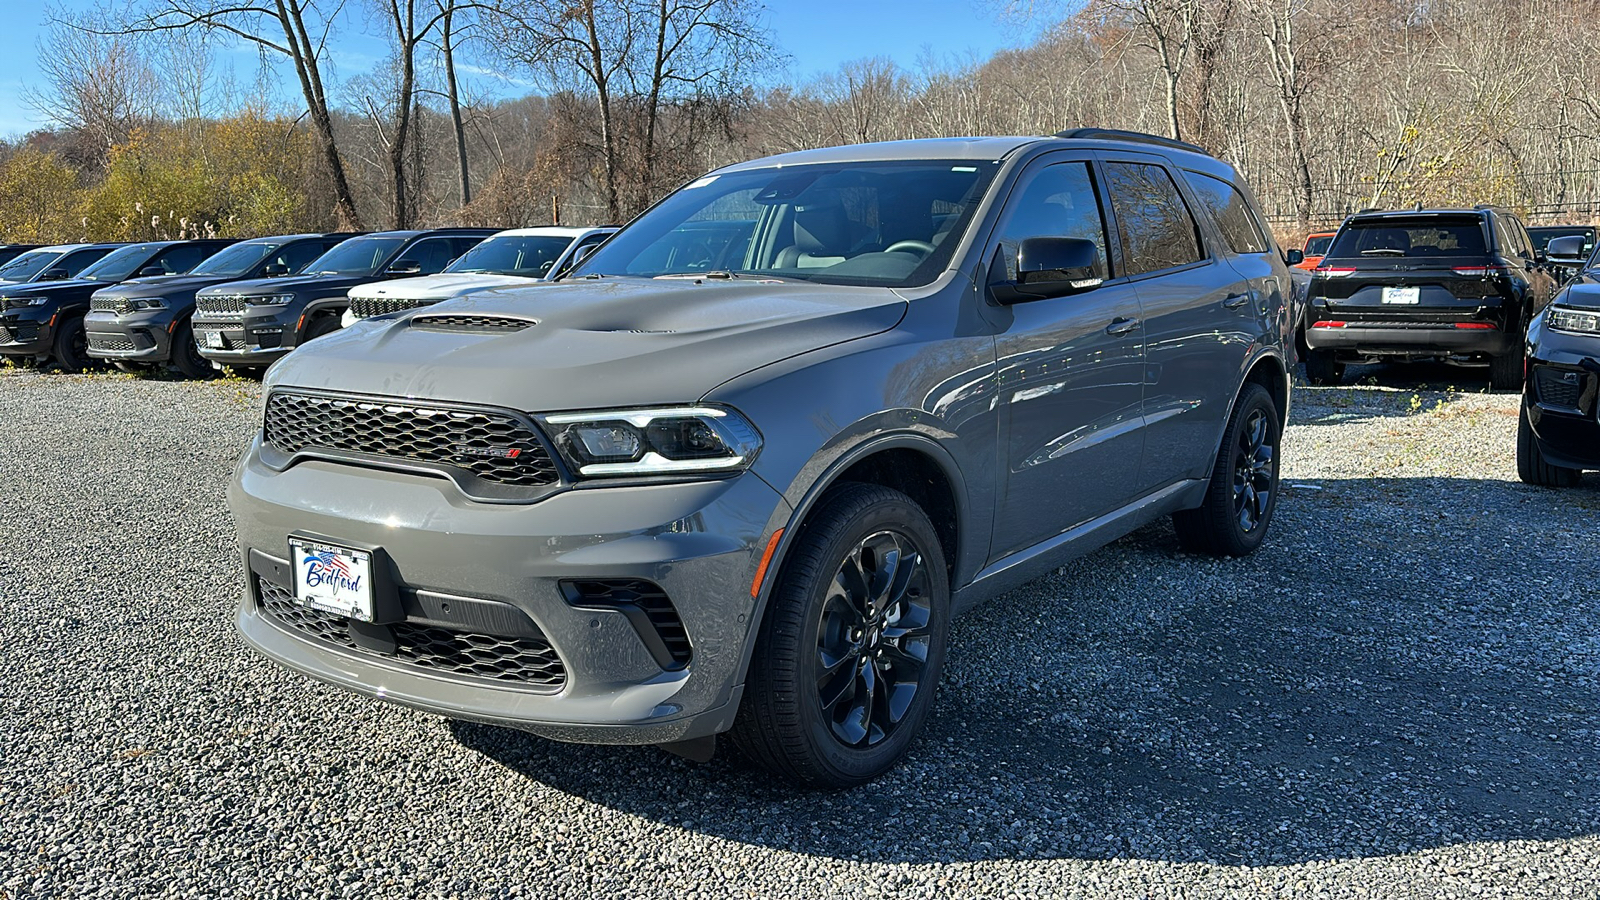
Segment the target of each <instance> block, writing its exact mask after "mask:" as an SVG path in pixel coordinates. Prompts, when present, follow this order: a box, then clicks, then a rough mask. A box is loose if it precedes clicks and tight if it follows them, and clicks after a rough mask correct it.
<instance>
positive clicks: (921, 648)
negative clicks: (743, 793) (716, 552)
mask: <svg viewBox="0 0 1600 900" xmlns="http://www.w3.org/2000/svg"><path fill="white" fill-rule="evenodd" d="M949 620H950V583H949V576H948V574H947V572H946V571H945V561H944V554H943V551H942V550H941V549H940V546H939V536H938V533H937V532H936V531H935V530H934V527H933V523H932V522H931V521H929V519H928V516H927V513H925V512H923V510H922V508H921V507H919V506H917V504H916V503H914V502H913V501H912V500H911V499H910V498H909V497H907V496H906V495H904V494H902V493H900V492H898V491H894V490H890V489H888V488H885V487H879V486H876V485H865V484H846V485H842V486H840V487H838V488H836V489H834V490H833V491H832V492H831V493H830V494H829V495H828V496H827V497H825V498H824V499H823V500H822V502H821V505H820V506H819V507H818V508H817V510H816V511H815V512H813V513H812V514H811V516H810V517H808V518H807V520H806V522H805V524H804V526H802V531H801V532H800V535H799V537H798V539H797V540H796V542H795V545H794V548H793V549H792V550H791V551H790V553H789V558H788V560H787V561H785V563H784V565H783V569H782V571H781V572H780V573H779V575H778V580H777V583H776V584H775V585H774V586H773V589H772V596H771V599H770V601H769V607H768V610H767V614H766V616H765V618H764V619H763V621H762V624H761V630H760V633H759V634H758V636H757V638H756V646H755V653H754V655H753V656H752V658H751V661H750V672H749V674H748V676H747V678H746V680H745V694H744V701H743V707H742V708H741V709H740V711H739V717H738V719H737V720H736V721H735V722H734V726H733V731H732V732H731V736H732V738H733V740H734V742H735V743H736V744H737V745H738V746H739V748H740V749H741V750H743V751H744V753H745V755H746V756H748V757H749V758H750V759H751V760H753V761H754V762H756V763H757V764H758V765H760V766H762V767H763V768H765V769H767V770H768V771H770V772H772V773H774V774H776V775H778V776H780V777H782V778H785V779H787V780H789V781H792V782H796V783H798V784H802V785H806V786H810V787H820V788H845V787H852V786H854V785H858V784H862V783H864V782H867V781H870V780H872V779H873V778H876V777H878V776H879V775H882V774H883V773H884V772H887V771H888V770H889V769H891V768H892V767H893V766H894V765H895V764H896V763H897V762H899V760H900V758H901V757H902V756H904V755H905V752H906V750H907V748H908V747H910V745H911V742H912V741H913V740H914V739H915V738H916V736H917V733H918V732H919V731H920V730H921V729H922V725H923V722H924V721H926V719H927V717H928V713H929V711H930V710H931V709H932V707H933V696H934V689H935V687H936V686H937V685H938V682H939V670H940V668H941V666H942V665H943V663H944V654H945V645H946V642H947V639H948V635H949V627H950V624H949Z"/></svg>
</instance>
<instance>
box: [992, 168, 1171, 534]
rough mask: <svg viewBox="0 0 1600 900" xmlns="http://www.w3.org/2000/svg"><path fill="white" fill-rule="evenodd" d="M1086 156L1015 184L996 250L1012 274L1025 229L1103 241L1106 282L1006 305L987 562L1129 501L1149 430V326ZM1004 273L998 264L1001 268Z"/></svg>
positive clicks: (1029, 233) (1035, 171)
mask: <svg viewBox="0 0 1600 900" xmlns="http://www.w3.org/2000/svg"><path fill="white" fill-rule="evenodd" d="M1096 182H1097V179H1096V176H1095V171H1094V166H1093V164H1092V163H1091V162H1090V160H1089V159H1088V158H1087V157H1086V156H1078V157H1074V156H1073V155H1071V154H1050V155H1047V156H1044V157H1041V158H1040V159H1039V160H1036V161H1035V162H1034V163H1033V164H1032V166H1031V167H1030V168H1029V169H1028V170H1026V171H1025V172H1024V173H1023V175H1022V177H1021V178H1020V179H1019V180H1018V182H1017V184H1016V186H1015V187H1014V188H1013V189H1012V191H1011V196H1010V198H1009V199H1008V201H1007V204H1006V209H1005V212H1004V213H1003V214H1002V215H1001V218H1000V224H999V225H998V226H997V228H996V231H995V234H994V237H993V238H992V239H991V247H990V250H989V253H990V256H989V258H990V259H991V260H995V259H996V255H997V254H998V255H999V257H1000V258H999V260H997V261H996V262H995V265H994V266H993V267H992V268H991V273H992V275H991V277H1009V278H1011V279H1013V280H1014V279H1015V278H1016V267H1017V248H1018V245H1019V244H1020V243H1021V242H1022V241H1023V240H1025V239H1027V238H1030V237H1073V238H1081V239H1084V240H1089V241H1093V242H1094V243H1095V245H1096V246H1098V247H1099V248H1100V266H1101V274H1102V275H1103V276H1104V277H1105V278H1106V281H1105V283H1104V284H1102V285H1101V286H1100V287H1098V288H1096V289H1093V290H1090V291H1088V292H1085V293H1081V294H1076V295H1073V296H1068V297H1058V298H1054V299H1049V300H1037V301H1033V302H1029V303H1019V304H1016V305H1013V306H1008V307H1004V308H1002V309H1001V310H1000V315H1001V317H1002V321H1003V322H1004V325H1005V327H1004V331H1003V333H1001V334H1000V336H999V338H998V339H997V346H996V350H997V353H998V357H999V359H998V364H999V376H1000V389H999V396H998V402H999V403H1000V405H1001V409H1000V422H1001V429H1002V440H1001V445H1000V452H1001V454H1002V457H1003V458H1002V460H1001V462H1003V463H1004V465H1005V489H1004V494H1003V496H1002V498H1001V502H1000V504H999V515H998V516H997V517H996V521H995V526H994V539H993V541H992V543H991V545H990V559H991V560H997V559H999V558H1001V557H1004V556H1006V555H1008V554H1011V553H1014V552H1016V551H1019V550H1023V549H1026V548H1028V547H1031V546H1033V545H1035V544H1037V543H1039V542H1041V541H1045V540H1048V539H1050V538H1052V537H1054V536H1056V535H1059V534H1061V533H1062V532H1064V531H1066V530H1068V529H1070V528H1072V527H1073V526H1075V525H1078V524H1081V523H1083V522H1086V521H1088V520H1090V519H1093V518H1096V517H1097V516H1100V515H1103V514H1105V513H1107V512H1110V511H1112V510H1114V509H1117V508H1118V507H1120V506H1122V505H1123V504H1125V503H1126V502H1128V501H1129V500H1131V499H1132V498H1133V496H1134V494H1135V492H1136V489H1137V487H1138V481H1139V462H1140V456H1141V453H1142V449H1143V441H1144V434H1143V429H1142V427H1141V425H1142V420H1141V417H1140V410H1139V406H1140V402H1141V400H1142V390H1143V373H1144V331H1143V326H1142V324H1141V321H1140V319H1141V313H1140V306H1139V297H1138V294H1137V293H1136V292H1135V289H1134V286H1133V285H1131V284H1129V283H1128V282H1127V279H1125V278H1121V277H1113V276H1119V275H1120V273H1118V272H1113V271H1112V270H1111V259H1110V257H1109V256H1108V255H1107V240H1106V235H1107V229H1106V217H1105V214H1104V210H1103V208H1102V206H1103V203H1102V196H1103V192H1102V191H1101V190H1100V189H1099V187H1098V185H1097V183H1096ZM1002 268H1003V271H1000V270H1002Z"/></svg>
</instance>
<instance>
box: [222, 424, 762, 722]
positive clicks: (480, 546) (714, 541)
mask: <svg viewBox="0 0 1600 900" xmlns="http://www.w3.org/2000/svg"><path fill="white" fill-rule="evenodd" d="M258 440H259V438H258ZM229 502H230V506H231V507H232V510H233V513H234V516H235V518H236V520H237V521H238V530H239V536H240V541H241V545H242V548H241V549H242V553H243V558H244V562H245V566H246V570H247V572H250V578H249V579H248V582H249V586H248V587H247V590H246V593H245V597H244V600H243V602H242V603H241V605H240V607H239V611H238V617H237V623H238V628H239V631H240V633H241V634H242V635H243V636H244V638H245V640H246V641H247V642H249V643H250V644H251V645H252V646H254V647H255V648H256V649H257V650H259V651H261V652H262V653H263V654H265V655H266V656H268V657H270V658H272V659H274V660H276V661H278V662H279V663H282V664H283V665H285V666H288V667H289V668H292V669H296V670H298V671H301V672H304V673H306V674H308V675H311V676H312V677H314V678H317V679H319V680H322V681H326V682H329V683H331V684H335V685H338V686H340V687H344V688H347V689H350V690H353V691H356V692H358V693H362V694H365V695H367V696H371V697H377V698H380V699H384V700H389V701H392V702H395V703H399V704H402V705H405V706H410V707H414V708H417V709H422V710H426V711H429V712H434V713H438V714H441V715H444V716H449V717H451V718H460V719H467V720H473V721H479V722H486V723H491V724H495V725H503V726H509V727H513V728H518V729H521V730H524V731H529V732H532V733H535V734H539V735H543V736H545V737H549V738H554V739H557V740H567V741H578V742H586V743H610V744H659V743H671V742H674V741H680V740H687V739H691V738H696V737H703V736H705V735H710V734H715V733H717V732H720V731H724V730H726V729H727V728H728V727H730V726H731V725H732V723H733V717H734V715H735V713H736V712H737V709H738V701H739V694H740V684H739V682H740V681H741V679H740V677H739V676H740V672H741V665H742V661H743V658H744V652H745V645H746V641H747V640H748V636H749V635H750V634H751V633H753V632H752V627H751V626H752V621H751V620H752V617H753V616H754V612H755V601H754V600H753V599H752V598H751V590H750V585H751V580H752V578H753V577H754V574H755V571H756V568H757V565H758V563H759V557H760V551H761V549H762V548H763V547H764V543H763V541H764V539H765V535H764V534H763V532H764V531H765V530H766V529H767V528H768V523H769V520H771V519H772V518H773V517H774V516H775V515H776V516H778V517H779V518H787V511H788V510H787V507H786V506H784V503H783V500H782V498H781V497H780V496H779V495H778V494H777V492H775V491H774V490H772V488H771V487H769V486H768V485H767V484H766V483H765V482H763V481H761V479H759V478H757V477H756V476H754V475H751V474H748V473H747V474H744V475H741V476H738V477H735V478H731V479H727V480H719V481H705V482H690V483H680V484H663V485H651V486H613V487H604V488H578V489H569V490H565V491H562V492H560V493H557V494H554V495H552V496H549V497H546V498H545V499H543V500H540V501H539V502H536V503H529V504H516V505H509V504H492V505H491V504H482V503H476V502H472V501H470V500H467V499H466V498H465V497H464V496H463V495H461V493H460V492H459V491H458V490H457V489H456V488H455V487H454V485H453V484H452V483H451V482H449V481H447V480H445V479H443V478H437V477H430V476H426V475H416V474H407V473H400V472H390V471H386V470H376V469H367V468H360V467H356V466H351V465H344V464H338V463H333V462H326V461H320V460H309V461H303V462H300V463H298V464H296V465H293V466H291V467H290V468H288V469H286V470H284V471H282V472H278V471H274V470H272V469H270V468H268V467H266V466H264V465H263V464H262V463H261V462H260V461H259V459H258V457H257V453H256V450H255V448H254V447H252V449H251V451H250V452H249V453H247V454H246V456H245V457H244V459H243V460H241V463H240V466H239V469H238V472H237V473H236V477H235V479H234V481H233V483H232V485H231V487H230V489H229ZM291 533H302V534H308V535H315V536H318V537H320V538H322V539H324V540H326V541H327V542H329V543H335V544H347V545H350V546H356V547H374V548H380V550H381V554H382V558H384V559H386V560H387V566H388V568H389V570H390V578H391V579H392V581H393V583H394V585H395V586H396V588H397V589H398V591H399V593H400V594H401V595H402V596H407V597H411V598H412V599H411V600H409V601H407V602H406V603H405V606H406V609H405V612H404V624H405V625H407V626H412V625H422V624H430V625H439V624H440V622H439V616H441V615H447V614H445V613H439V612H438V610H440V609H442V608H445V607H446V606H448V604H449V603H450V602H451V598H459V600H460V601H461V602H458V603H457V606H458V607H460V606H468V605H472V604H484V603H487V604H488V605H491V606H500V605H504V606H508V607H513V608H514V609H515V610H516V611H520V614H522V615H525V616H526V618H527V619H529V620H531V622H532V623H533V625H534V626H536V628H537V631H538V633H539V634H541V635H542V636H543V638H544V639H545V640H546V641H548V644H549V646H550V647H551V648H553V650H554V653H555V655H556V656H558V657H559V658H560V662H561V665H562V667H563V669H564V679H563V681H562V682H561V683H560V684H559V686H558V687H554V688H553V687H552V686H549V685H543V686H541V685H523V684H517V683H508V682H505V681H491V680H487V679H485V678H475V677H461V676H460V675H459V674H448V673H441V672H439V671H436V670H432V669H428V668H424V667H420V666H417V665H415V664H413V663H411V662H408V661H406V660H405V659H404V658H402V657H398V656H393V655H385V654H384V653H381V652H375V651H368V650H364V649H359V648H350V647H341V646H337V645H336V644H333V643H330V642H328V641H325V640H317V639H315V638H313V637H310V636H308V635H307V634H306V633H305V632H304V631H301V630H296V629H295V628H293V627H290V626H289V625H288V624H286V623H285V621H283V620H282V619H280V618H278V617H277V616H275V615H274V614H272V613H269V612H266V611H264V606H263V598H262V596H261V584H262V582H261V579H262V578H263V577H266V578H267V579H268V580H275V581H280V582H281V581H283V580H285V579H288V580H292V577H291V576H289V574H288V573H289V572H290V571H292V570H291V569H289V568H288V567H287V561H288V560H289V548H288V537H289V535H290V534H291ZM252 551H255V552H254V553H252ZM375 577H376V576H375ZM574 579H613V580H614V579H638V580H642V581H648V582H651V583H653V584H655V585H659V586H660V588H661V589H662V590H663V591H664V593H665V594H666V595H667V597H669V598H670V600H671V602H672V604H673V606H674V607H675V610H676V613H677V615H678V617H679V618H680V619H681V622H682V626H683V629H684V631H685V632H686V633H687V635H688V638H689V641H690V643H691V645H692V648H693V650H692V656H691V657H690V659H689V661H688V663H687V665H685V666H683V667H681V668H677V669H672V668H667V667H663V665H662V664H661V663H660V661H659V658H658V657H657V656H654V655H652V652H651V649H650V648H649V647H647V646H646V643H645V641H644V639H643V637H642V632H641V631H640V630H639V626H638V625H636V624H635V623H634V622H632V621H630V619H629V617H628V616H627V615H625V614H624V613H623V612H619V611H615V610H610V609H596V608H593V607H589V606H585V607H583V608H580V607H578V606H575V605H574V604H573V602H570V601H569V599H568V596H569V595H568V593H567V591H566V590H565V589H564V587H563V582H567V581H570V580H574ZM440 598H443V599H440ZM419 602H421V603H422V604H423V605H427V604H431V606H430V607H429V608H430V609H432V610H434V612H433V613H432V614H431V615H432V617H431V618H428V617H425V616H420V615H419V614H418V612H417V611H418V610H419V609H420V606H419ZM441 604H444V606H441ZM456 615H460V613H456ZM445 624H446V625H447V626H448V625H449V624H450V623H448V622H446V623H445ZM458 624H460V625H462V626H463V627H464V626H465V625H466V624H467V623H465V622H462V623H458Z"/></svg>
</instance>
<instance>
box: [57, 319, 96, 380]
mask: <svg viewBox="0 0 1600 900" xmlns="http://www.w3.org/2000/svg"><path fill="white" fill-rule="evenodd" d="M54 351H55V352H54V356H55V359H56V365H58V366H60V367H61V368H62V370H63V371H67V372H82V371H83V370H84V369H86V368H88V367H89V364H90V363H91V360H90V359H89V335H88V333H86V332H85V331H84V330H83V317H82V316H74V317H73V318H70V319H67V320H66V321H64V322H62V323H61V325H60V327H58V328H57V329H56V337H55V346H54Z"/></svg>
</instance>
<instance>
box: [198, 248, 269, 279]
mask: <svg viewBox="0 0 1600 900" xmlns="http://www.w3.org/2000/svg"><path fill="white" fill-rule="evenodd" d="M281 246H283V245H282V244H262V243H256V242H255V241H249V242H247V243H243V244H234V245H233V246H232V247H228V248H227V249H225V250H220V251H218V252H216V253H213V254H211V255H210V256H208V257H206V258H205V260H204V261H202V262H201V263H200V265H198V266H195V267H194V268H193V269H190V270H189V274H190V275H221V276H224V277H228V278H242V277H244V276H245V275H248V274H250V270H251V269H254V268H255V267H256V265H257V264H258V263H260V262H261V261H262V260H263V259H266V258H267V254H268V253H271V252H272V251H274V250H276V249H278V248H279V247H281Z"/></svg>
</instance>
